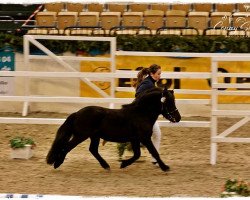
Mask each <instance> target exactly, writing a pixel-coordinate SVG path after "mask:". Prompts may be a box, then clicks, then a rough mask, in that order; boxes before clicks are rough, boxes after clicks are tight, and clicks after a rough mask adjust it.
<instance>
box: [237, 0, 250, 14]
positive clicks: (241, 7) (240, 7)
mask: <svg viewBox="0 0 250 200" xmlns="http://www.w3.org/2000/svg"><path fill="white" fill-rule="evenodd" d="M237 12H250V2H249V3H238V4H237Z"/></svg>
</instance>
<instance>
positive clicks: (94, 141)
mask: <svg viewBox="0 0 250 200" xmlns="http://www.w3.org/2000/svg"><path fill="white" fill-rule="evenodd" d="M90 140H91V142H90V146H89V151H90V152H91V153H92V155H93V156H94V157H95V158H96V159H97V160H98V161H99V163H100V165H101V166H102V167H103V168H104V169H107V170H109V169H110V166H109V164H108V163H107V162H106V161H105V160H104V159H103V158H102V157H101V155H100V154H99V152H98V147H99V143H100V138H96V137H91V138H90Z"/></svg>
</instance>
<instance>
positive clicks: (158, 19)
mask: <svg viewBox="0 0 250 200" xmlns="http://www.w3.org/2000/svg"><path fill="white" fill-rule="evenodd" d="M143 15H144V26H146V27H148V28H150V29H151V33H152V34H153V35H155V34H156V30H157V29H158V28H161V27H163V26H164V12H163V11H161V10H147V11H144V13H143Z"/></svg>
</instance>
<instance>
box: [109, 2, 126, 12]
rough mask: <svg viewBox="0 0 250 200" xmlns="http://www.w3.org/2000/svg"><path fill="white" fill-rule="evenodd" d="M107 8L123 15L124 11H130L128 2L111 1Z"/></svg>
mask: <svg viewBox="0 0 250 200" xmlns="http://www.w3.org/2000/svg"><path fill="white" fill-rule="evenodd" d="M107 10H108V11H110V12H120V13H121V15H123V13H124V12H126V11H128V6H127V4H118V3H109V4H107Z"/></svg>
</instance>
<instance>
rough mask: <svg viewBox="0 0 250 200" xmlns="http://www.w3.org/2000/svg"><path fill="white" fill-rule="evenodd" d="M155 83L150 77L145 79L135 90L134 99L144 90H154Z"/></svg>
mask: <svg viewBox="0 0 250 200" xmlns="http://www.w3.org/2000/svg"><path fill="white" fill-rule="evenodd" d="M155 82H156V81H155V80H154V79H153V78H152V77H151V76H148V77H146V78H145V79H144V80H143V81H142V82H141V83H140V84H139V85H138V87H137V88H136V92H135V97H137V96H138V95H139V94H140V93H141V92H143V91H145V90H148V89H151V88H154V87H155Z"/></svg>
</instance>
